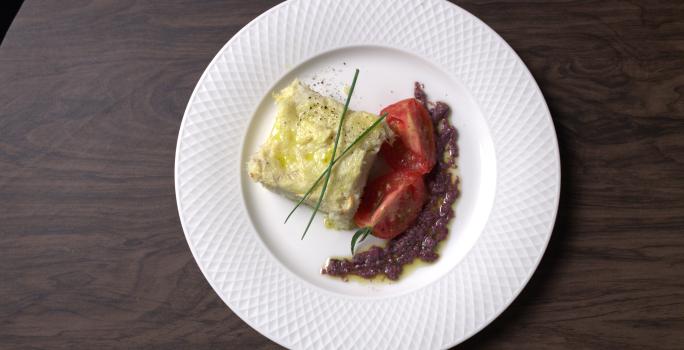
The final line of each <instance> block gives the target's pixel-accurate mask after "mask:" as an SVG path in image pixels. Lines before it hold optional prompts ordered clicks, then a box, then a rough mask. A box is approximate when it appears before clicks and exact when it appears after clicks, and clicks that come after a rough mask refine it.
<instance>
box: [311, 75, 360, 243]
mask: <svg viewBox="0 0 684 350" xmlns="http://www.w3.org/2000/svg"><path fill="white" fill-rule="evenodd" d="M358 77H359V70H358V69H356V70H355V71H354V79H353V80H352V83H351V87H350V88H349V93H348V94H347V101H346V102H345V103H344V108H343V109H342V115H340V123H339V124H338V125H337V134H336V135H335V143H334V144H333V151H332V156H331V157H330V163H329V164H328V168H327V169H326V173H325V180H324V181H323V188H322V189H321V195H320V196H318V202H317V203H316V206H315V207H314V211H313V213H312V214H311V218H310V219H309V223H307V224H306V228H305V229H304V233H302V238H301V239H304V236H306V232H307V231H309V227H311V223H312V222H313V219H314V217H316V213H317V212H318V209H319V208H320V207H321V202H322V201H323V196H324V195H325V191H326V190H327V189H328V182H330V174H331V173H332V166H333V161H334V160H335V153H336V152H337V145H338V144H339V143H340V134H342V125H343V124H344V117H345V115H346V114H347V110H348V109H349V101H351V97H352V94H353V93H354V87H355V86H356V79H357V78H358Z"/></svg>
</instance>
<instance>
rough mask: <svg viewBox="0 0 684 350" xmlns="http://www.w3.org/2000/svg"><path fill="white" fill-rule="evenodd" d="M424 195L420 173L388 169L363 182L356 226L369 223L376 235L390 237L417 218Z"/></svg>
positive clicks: (425, 196)
mask: <svg viewBox="0 0 684 350" xmlns="http://www.w3.org/2000/svg"><path fill="white" fill-rule="evenodd" d="M426 199H427V193H426V190H425V184H424V183H423V177H422V175H421V174H418V173H415V172H411V171H406V170H403V171H396V172H391V173H389V174H386V175H383V176H380V177H378V178H376V179H374V180H372V181H371V182H370V183H368V185H366V188H365V189H364V192H363V197H362V198H361V204H360V205H359V209H358V210H357V211H356V214H355V215H354V222H355V223H356V224H357V225H358V226H359V227H372V228H373V235H374V236H376V237H379V238H384V239H391V238H394V237H395V236H397V235H398V234H400V233H402V232H404V231H405V230H406V229H407V228H408V227H409V225H411V224H412V223H413V221H415V220H416V218H417V217H418V214H419V213H420V210H421V209H422V208H423V204H424V203H425V200H426Z"/></svg>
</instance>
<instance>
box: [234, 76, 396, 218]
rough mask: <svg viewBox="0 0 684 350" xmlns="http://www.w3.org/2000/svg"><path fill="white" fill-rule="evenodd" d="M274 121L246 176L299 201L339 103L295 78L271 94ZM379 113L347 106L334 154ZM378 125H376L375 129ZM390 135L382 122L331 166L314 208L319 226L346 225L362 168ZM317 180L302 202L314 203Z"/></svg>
mask: <svg viewBox="0 0 684 350" xmlns="http://www.w3.org/2000/svg"><path fill="white" fill-rule="evenodd" d="M274 98H275V101H276V105H277V114H276V118H275V124H274V125H273V129H272V130H271V133H270V135H269V136H268V139H267V140H266V142H265V143H264V144H263V145H262V146H261V148H260V149H259V150H258V151H257V153H256V154H254V155H253V156H252V158H251V159H250V160H249V163H248V165H247V169H248V172H249V176H250V177H251V178H252V179H253V180H254V181H256V182H259V183H261V184H262V185H263V186H265V187H266V188H268V189H269V190H271V191H274V192H277V193H280V194H282V195H284V196H286V197H289V198H291V199H293V200H296V201H299V200H300V199H301V198H302V197H303V196H304V194H305V193H306V191H308V190H309V188H310V187H311V185H313V184H314V182H315V181H316V179H318V177H319V176H320V175H321V174H322V173H323V171H325V169H326V168H327V166H328V163H329V162H330V158H331V156H332V149H333V144H334V142H335V134H336V132H337V127H338V123H339V120H340V114H341V113H342V110H343V108H344V105H343V104H342V103H340V102H339V101H336V100H334V99H332V98H329V97H325V96H322V95H320V94H318V93H317V92H315V91H313V90H311V89H310V88H308V87H307V86H305V85H304V84H302V83H301V82H300V81H299V80H297V79H295V80H294V81H293V82H292V83H291V84H290V85H289V86H287V87H286V88H284V89H283V90H281V91H280V92H278V93H275V94H274ZM378 118H379V117H378V116H377V115H375V114H372V113H367V112H360V111H352V110H348V111H347V114H346V117H345V120H344V124H343V126H342V135H341V136H340V140H339V145H338V148H337V155H338V157H339V155H340V154H341V153H342V151H343V150H344V149H345V148H346V147H347V146H348V145H350V144H351V143H352V142H354V140H355V139H356V138H357V136H359V135H360V134H361V133H362V132H363V131H364V130H365V129H366V128H368V127H369V126H371V124H373V122H374V121H376V120H377V119H378ZM380 126H382V127H380ZM389 137H391V131H390V130H389V128H388V127H387V126H386V124H385V123H384V122H383V123H381V124H380V125H378V127H376V128H374V129H373V130H372V131H371V132H370V133H369V134H368V135H366V136H365V137H364V138H363V139H362V140H361V141H360V142H359V143H357V144H356V145H355V146H354V147H353V148H352V149H351V151H350V152H348V153H347V154H346V155H345V156H344V158H342V160H341V161H339V162H337V163H336V164H335V166H334V168H333V172H332V175H331V177H330V182H329V184H328V188H327V190H326V193H325V195H324V197H323V201H322V203H321V207H320V210H321V211H322V212H325V213H326V214H327V215H326V217H325V225H326V227H329V228H335V229H351V228H353V227H355V225H354V223H353V217H354V213H355V212H356V209H357V208H358V206H359V202H360V199H361V193H362V191H363V187H364V186H365V185H366V179H367V177H368V172H369V171H370V168H371V166H372V164H373V162H374V161H375V157H376V155H377V153H378V151H379V150H380V146H381V145H382V143H383V142H384V141H385V140H387V139H388V138H389ZM322 183H323V181H321V182H320V183H319V185H318V187H317V188H316V189H315V190H314V191H313V192H312V194H311V195H310V196H309V197H308V199H307V201H305V203H306V204H307V205H309V206H314V205H315V204H316V202H317V201H318V197H319V196H320V193H321V192H320V191H321V187H322Z"/></svg>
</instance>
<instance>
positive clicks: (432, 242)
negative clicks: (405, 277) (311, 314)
mask: <svg viewBox="0 0 684 350" xmlns="http://www.w3.org/2000/svg"><path fill="white" fill-rule="evenodd" d="M414 95H415V98H416V99H417V100H419V101H420V102H421V103H423V105H425V107H426V108H427V109H428V111H429V112H430V117H431V118H432V123H433V125H434V126H435V128H434V130H435V143H436V146H437V155H438V157H437V158H438V160H437V164H436V165H435V167H434V168H433V169H432V171H431V172H430V173H429V174H427V175H426V176H425V185H426V189H427V191H428V200H427V202H426V203H425V206H424V207H423V209H422V211H421V212H420V214H419V215H418V218H417V219H416V221H415V222H414V223H413V224H412V225H411V226H410V227H409V228H408V229H407V230H406V231H404V232H403V233H402V234H400V235H399V236H397V237H395V238H393V239H391V240H390V241H389V242H388V243H387V246H386V247H384V248H381V247H378V246H373V247H371V248H370V249H368V250H367V251H364V252H361V253H357V254H354V256H353V257H352V258H351V259H329V260H328V263H327V264H326V266H325V267H324V268H323V269H322V270H321V272H322V273H324V274H328V275H331V276H339V277H345V276H347V275H357V276H360V277H363V278H368V279H370V278H374V277H376V276H382V275H384V276H386V277H387V278H389V279H390V280H397V279H398V278H399V276H400V275H401V272H402V270H403V268H404V265H407V264H410V263H412V262H413V261H414V260H415V259H420V260H422V261H425V262H432V261H435V260H437V258H438V257H439V255H438V254H437V251H436V250H437V246H438V244H439V242H441V241H443V240H444V239H446V237H447V235H448V234H449V229H448V227H447V225H448V224H449V221H450V220H451V219H452V218H453V217H454V209H453V204H454V202H455V201H456V199H457V198H458V196H459V194H460V193H459V190H458V181H459V180H458V177H457V176H456V175H453V173H454V170H455V169H456V159H457V158H458V145H457V143H456V141H457V140H458V132H457V131H456V128H454V126H453V125H451V124H450V123H449V119H448V116H449V106H448V105H447V104H445V103H443V102H436V103H429V102H428V101H427V96H426V95H425V92H424V91H423V86H421V84H420V83H416V84H415V91H414Z"/></svg>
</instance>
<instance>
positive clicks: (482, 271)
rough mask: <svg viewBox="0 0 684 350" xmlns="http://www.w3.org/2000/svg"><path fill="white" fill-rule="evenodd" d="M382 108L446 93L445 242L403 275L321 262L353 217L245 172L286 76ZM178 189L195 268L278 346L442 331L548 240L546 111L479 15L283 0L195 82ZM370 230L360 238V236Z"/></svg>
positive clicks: (553, 183)
mask: <svg viewBox="0 0 684 350" xmlns="http://www.w3.org/2000/svg"><path fill="white" fill-rule="evenodd" d="M356 68H358V69H359V70H360V75H359V79H358V82H357V85H356V90H355V92H354V95H353V97H352V103H351V108H352V109H355V110H357V109H358V110H366V111H370V112H376V113H377V112H378V111H379V110H380V109H381V108H382V107H383V106H386V105H388V104H391V103H393V102H396V101H398V100H400V99H404V98H408V97H411V96H412V90H413V83H414V82H415V81H419V82H421V83H423V84H425V90H426V92H427V94H428V97H429V98H430V99H431V100H441V101H445V102H446V103H448V104H449V105H450V106H451V107H452V115H451V121H452V123H453V124H454V125H455V126H456V128H457V129H458V131H459V140H458V144H459V149H460V158H459V161H458V166H459V171H460V178H461V190H462V195H461V198H460V199H459V200H458V201H457V202H456V204H455V208H454V209H455V212H456V217H455V218H454V219H453V221H452V223H451V226H450V233H449V237H448V238H447V240H446V241H445V242H444V243H443V245H442V246H441V248H440V251H439V252H440V258H439V259H438V261H437V262H435V263H432V264H422V265H421V266H419V267H417V268H412V269H410V271H407V272H405V273H404V275H402V278H401V279H400V280H399V281H397V282H392V283H388V282H382V281H373V282H361V281H359V280H356V279H352V280H349V281H343V280H341V279H337V278H332V277H329V276H326V275H321V274H320V268H321V267H322V266H323V265H324V263H325V261H326V259H327V258H328V257H332V256H345V255H349V254H348V250H349V241H350V239H351V236H352V234H353V232H352V231H333V230H328V229H326V228H324V226H323V224H322V215H318V217H317V219H316V220H315V221H314V224H313V225H312V228H311V229H310V231H309V233H308V235H307V237H306V238H305V239H304V240H300V239H299V238H300V235H301V232H302V229H303V227H304V226H305V223H306V220H307V219H308V216H309V215H311V209H310V208H301V209H300V210H298V212H297V213H296V214H295V216H294V217H293V219H291V220H290V221H289V222H288V223H287V224H284V223H283V220H284V218H285V216H286V215H287V213H288V212H289V210H290V209H291V208H292V206H293V202H291V201H289V200H287V199H285V198H283V197H281V196H279V195H276V194H274V193H272V192H269V191H267V190H265V189H264V188H263V187H261V186H260V185H258V184H255V183H253V182H252V181H251V180H250V179H249V177H248V176H247V174H246V169H245V167H246V166H245V164H246V162H247V160H248V159H249V157H250V156H251V154H253V153H254V152H255V151H256V150H257V149H258V147H259V146H260V145H261V144H262V143H263V142H264V141H265V140H266V137H267V135H268V133H269V131H270V128H271V126H272V124H273V121H274V118H275V106H274V102H273V98H272V93H273V92H275V91H277V90H279V89H281V88H282V87H284V86H286V85H287V84H288V83H289V82H291V81H292V80H293V79H294V78H299V79H300V80H302V81H303V82H305V83H307V84H309V85H310V86H311V87H312V88H313V89H314V90H317V91H318V92H320V93H322V94H324V95H327V96H332V97H334V98H337V99H338V100H343V99H344V96H345V93H344V88H345V86H347V85H349V84H350V81H351V78H352V76H353V71H354V69H356ZM175 183H176V198H177V202H178V211H179V215H180V219H181V223H182V225H183V230H184V231H185V236H186V238H187V241H188V245H189V246H190V249H191V250H192V253H193V255H194V257H195V259H196V260H197V263H198V265H199V267H200V269H201V270H202V273H203V274H204V276H205V277H206V278H207V280H208V281H209V283H210V284H211V286H212V287H213V288H214V290H215V291H216V293H217V294H218V295H219V296H220V297H221V298H222V299H223V301H224V302H225V303H226V304H227V305H228V306H229V307H230V308H231V309H232V310H233V312H235V313H236V314H237V315H238V316H240V317H241V318H242V319H243V320H244V321H245V322H247V323H248V324H249V325H250V326H252V327H253V328H255V329H256V330H258V331H259V332H261V333H262V334H264V335H265V336H267V337H269V338H270V339H272V340H273V341H275V342H277V343H279V344H281V345H283V346H286V347H289V348H311V349H352V348H353V349H381V348H386V349H399V348H406V349H432V348H446V347H449V346H453V345H455V344H458V343H460V342H462V341H463V340H465V339H467V338H468V337H470V336H471V335H473V334H475V333H476V332H478V331H479V330H480V329H482V328H483V327H484V326H486V325H487V324H489V322H491V321H492V320H493V319H494V318H496V317H497V316H498V315H499V314H500V313H501V312H502V311H503V310H504V309H505V308H506V307H507V306H508V305H509V304H510V303H511V302H512V301H513V299H515V297H516V296H517V295H518V294H519V293H520V291H521V290H522V288H523V287H524V286H525V284H526V283H527V281H528V280H529V279H530V277H531V276H532V274H533V273H534V270H535V268H536V267H537V265H538V263H539V261H540V259H541V257H542V255H543V253H544V250H545V249H546V245H547V243H548V240H549V237H550V235H551V231H552V228H553V224H554V221H555V216H556V211H557V207H558V199H559V191H560V161H559V155H558V145H557V141H556V135H555V131H554V128H553V123H552V121H551V117H550V114H549V111H548V108H547V106H546V103H545V101H544V98H543V96H542V94H541V92H540V91H539V88H538V86H537V84H536V83H535V81H534V79H533V78H532V76H531V75H530V73H529V71H528V70H527V68H526V67H525V65H524V64H523V63H522V62H521V60H520V59H519V58H518V56H517V55H516V54H515V52H514V51H513V50H512V49H511V48H510V47H509V46H508V45H507V44H506V43H505V42H504V40H503V39H501V38H500V37H499V36H498V35H497V34H496V33H495V32H494V31H493V30H492V29H490V28H489V27H487V25H485V24H484V23H482V22H481V21H480V20H478V19H477V18H476V17H474V16H473V15H471V14H469V13H468V12H466V11H464V10H463V9H461V8H459V7H458V6H455V5H452V4H450V3H448V2H446V1H442V0H422V1H415V0H382V1H380V0H378V1H365V0H345V1H335V0H291V1H287V2H285V3H282V4H280V5H278V6H276V7H274V8H272V9H270V10H269V11H267V12H265V13H264V14H262V15H261V16H259V17H258V18H256V19H255V20H253V21H252V22H250V23H249V24H248V25H247V26H245V28H243V29H242V30H240V32H238V33H237V34H236V35H235V36H234V37H233V38H232V39H231V40H230V41H228V43H227V44H226V45H225V46H224V47H223V48H222V49H221V51H220V52H219V53H218V54H217V55H216V57H215V58H214V59H213V61H212V62H211V63H210V64H209V66H208V67H207V69H206V71H205V72H204V74H203V75H202V77H201V78H200V80H199V82H198V83H197V86H196V87H195V91H194V92H193V94H192V97H191V98H190V102H189V103H188V106H187V109H186V111H185V115H184V117H183V122H182V125H181V128H180V132H179V136H178V145H177V150H176V168H175ZM372 244H382V242H381V241H379V240H377V239H369V240H367V242H364V245H363V246H362V247H361V249H363V248H364V247H368V246H370V245H372Z"/></svg>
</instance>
